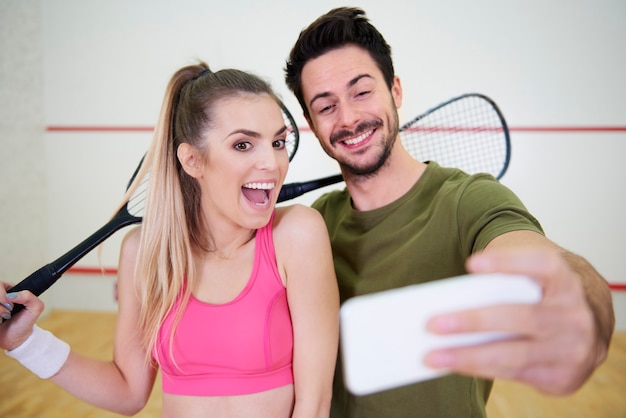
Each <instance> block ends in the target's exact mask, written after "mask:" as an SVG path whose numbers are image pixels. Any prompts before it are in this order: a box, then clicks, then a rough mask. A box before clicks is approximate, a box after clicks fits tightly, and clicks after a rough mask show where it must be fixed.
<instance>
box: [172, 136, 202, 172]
mask: <svg viewBox="0 0 626 418" xmlns="http://www.w3.org/2000/svg"><path fill="white" fill-rule="evenodd" d="M176 156H177V157H178V161H179V162H180V165H181V166H182V167H183V170H185V173H187V174H189V175H190V176H191V177H193V178H195V179H198V178H201V177H202V163H201V161H200V158H198V155H197V152H196V150H195V149H194V148H193V147H192V146H191V145H189V144H186V143H185V144H180V145H179V146H178V149H177V150H176Z"/></svg>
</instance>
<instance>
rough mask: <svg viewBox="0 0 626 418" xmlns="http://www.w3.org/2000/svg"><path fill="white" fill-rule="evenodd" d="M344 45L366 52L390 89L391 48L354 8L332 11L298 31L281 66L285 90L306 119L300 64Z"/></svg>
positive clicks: (392, 75) (391, 82)
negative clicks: (285, 85)
mask: <svg viewBox="0 0 626 418" xmlns="http://www.w3.org/2000/svg"><path fill="white" fill-rule="evenodd" d="M346 45H356V46H358V47H361V48H363V49H365V50H366V51H368V52H369V54H370V55H371V57H372V59H373V60H374V61H375V62H376V65H377V66H378V68H379V69H380V71H381V72H382V74H383V77H384V79H385V82H386V83H387V86H388V87H389V89H391V86H392V84H393V78H394V76H395V72H394V69H393V62H392V60H391V47H390V46H389V44H387V41H385V38H383V36H382V35H381V33H380V32H379V31H378V30H377V29H376V28H375V27H374V26H373V25H372V24H371V23H370V22H369V20H368V19H367V17H365V12H364V11H363V10H361V9H358V8H354V7H340V8H337V9H333V10H331V11H329V12H328V13H326V14H325V15H322V16H320V17H319V18H318V19H317V20H315V21H314V22H313V23H311V24H310V25H309V26H308V27H307V28H305V29H304V30H303V31H302V32H300V36H299V37H298V40H297V41H296V43H295V45H294V46H293V49H292V50H291V53H290V54H289V58H288V59H287V64H286V66H285V82H286V83H287V87H289V89H290V90H291V91H292V92H293V94H294V95H295V96H296V98H297V99H298V102H299V103H300V106H301V107H302V110H303V111H304V113H305V115H307V116H308V110H307V107H306V103H304V98H303V95H302V69H303V68H304V65H305V64H306V63H307V62H308V61H309V60H312V59H315V58H317V57H319V56H321V55H323V54H325V53H326V52H328V51H331V50H333V49H337V48H341V47H343V46H346Z"/></svg>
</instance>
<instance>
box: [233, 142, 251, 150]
mask: <svg viewBox="0 0 626 418" xmlns="http://www.w3.org/2000/svg"><path fill="white" fill-rule="evenodd" d="M251 147H252V144H250V143H249V142H247V141H246V142H237V143H236V144H235V149H236V150H238V151H246V150H249V149H250V148H251Z"/></svg>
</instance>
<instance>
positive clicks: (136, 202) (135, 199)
mask: <svg viewBox="0 0 626 418" xmlns="http://www.w3.org/2000/svg"><path fill="white" fill-rule="evenodd" d="M149 182H150V173H146V175H145V176H144V178H143V179H142V180H141V182H140V183H139V184H138V185H137V188H136V189H135V192H134V193H133V195H132V196H131V197H130V199H129V200H128V203H127V204H126V210H127V211H128V213H130V214H131V215H132V216H135V217H138V218H142V217H143V213H144V208H145V206H146V198H147V196H148V184H149Z"/></svg>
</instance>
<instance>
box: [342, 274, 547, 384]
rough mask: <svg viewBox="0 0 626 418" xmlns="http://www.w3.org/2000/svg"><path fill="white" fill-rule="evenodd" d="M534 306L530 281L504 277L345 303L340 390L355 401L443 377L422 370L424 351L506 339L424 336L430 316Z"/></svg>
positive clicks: (447, 282) (535, 290) (535, 291)
mask: <svg viewBox="0 0 626 418" xmlns="http://www.w3.org/2000/svg"><path fill="white" fill-rule="evenodd" d="M540 300H541V288H540V286H539V285H538V284H537V283H536V282H535V281H533V280H532V279H530V278H528V277H526V276H520V275H505V274H468V275H464V276H458V277H453V278H449V279H444V280H437V281H433V282H428V283H424V284H418V285H412V286H407V287H403V288H398V289H392V290H387V291H384V292H378V293H372V294H368V295H363V296H357V297H354V298H351V299H348V300H347V301H346V302H344V303H343V305H342V307H341V311H340V319H341V326H340V330H341V332H340V333H341V349H342V360H343V368H344V370H343V372H344V378H345V379H344V380H345V384H346V387H347V388H348V390H350V392H352V393H353V394H355V395H367V394H371V393H374V392H379V391H383V390H387V389H391V388H394V387H398V386H403V385H407V384H410V383H415V382H419V381H422V380H426V379H432V378H435V377H438V376H441V375H444V374H446V373H448V372H447V371H445V370H435V369H431V368H429V367H427V366H426V365H424V363H423V361H422V359H423V357H424V356H425V355H426V353H428V352H429V351H430V350H432V349H435V348H443V347H452V346H460V345H472V344H480V343H484V342H488V341H493V340H495V339H502V338H509V337H511V335H510V334H505V333H467V334H455V335H446V336H441V335H436V334H433V333H430V332H428V331H427V330H426V322H427V321H428V320H429V319H430V318H431V317H432V316H433V315H435V314H439V313H445V312H454V311H460V310H465V309H472V308H478V307H483V306H490V305H499V304H518V303H537V302H539V301H540Z"/></svg>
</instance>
